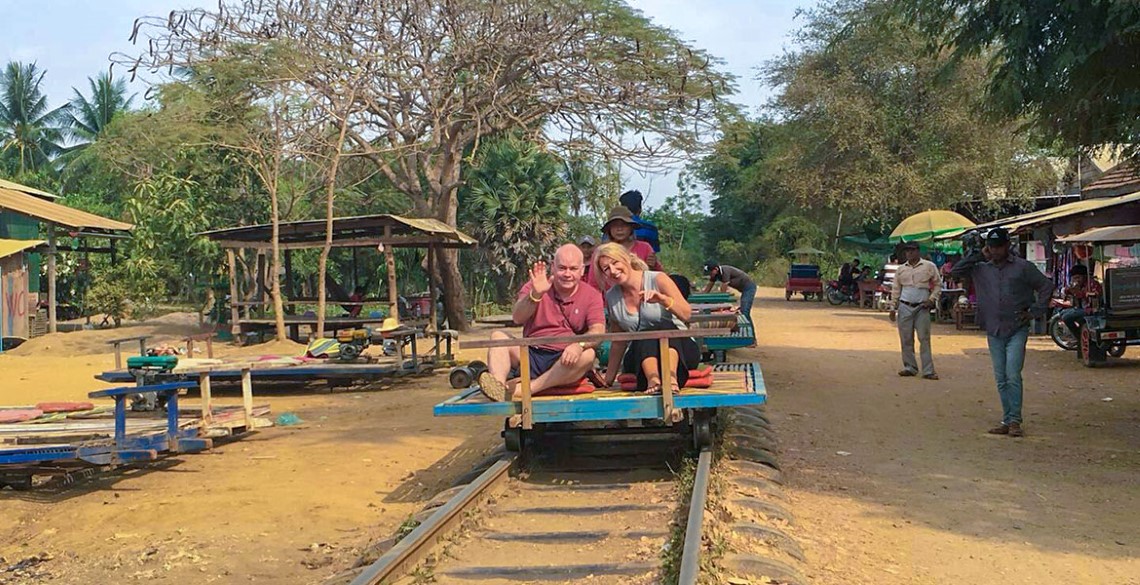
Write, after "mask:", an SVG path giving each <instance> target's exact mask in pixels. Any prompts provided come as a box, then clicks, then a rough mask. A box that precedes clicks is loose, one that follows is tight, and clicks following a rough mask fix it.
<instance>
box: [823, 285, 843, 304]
mask: <svg viewBox="0 0 1140 585" xmlns="http://www.w3.org/2000/svg"><path fill="white" fill-rule="evenodd" d="M827 302H828V303H830V304H831V305H832V306H836V307H838V306H839V305H842V304H843V302H844V298H843V293H842V292H839V291H838V290H835V289H831V290H829V291H827Z"/></svg>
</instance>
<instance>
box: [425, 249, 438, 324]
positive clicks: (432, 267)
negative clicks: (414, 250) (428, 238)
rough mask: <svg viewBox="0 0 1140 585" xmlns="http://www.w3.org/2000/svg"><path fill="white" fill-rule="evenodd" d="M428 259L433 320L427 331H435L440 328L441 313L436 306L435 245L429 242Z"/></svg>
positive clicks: (430, 313)
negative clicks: (439, 313)
mask: <svg viewBox="0 0 1140 585" xmlns="http://www.w3.org/2000/svg"><path fill="white" fill-rule="evenodd" d="M427 255H428V257H427V261H428V275H427V276H428V296H429V297H431V298H430V299H429V300H430V301H431V308H430V309H429V310H428V316H429V317H428V318H429V319H431V321H430V322H429V323H428V326H427V329H426V330H425V331H435V330H436V329H438V328H439V315H438V314H437V311H436V308H435V277H433V276H432V275H433V274H435V246H433V245H432V244H428V248H427Z"/></svg>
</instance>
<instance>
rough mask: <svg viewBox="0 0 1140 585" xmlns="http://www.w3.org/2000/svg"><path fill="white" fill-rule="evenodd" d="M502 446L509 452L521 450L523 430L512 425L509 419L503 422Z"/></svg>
mask: <svg viewBox="0 0 1140 585" xmlns="http://www.w3.org/2000/svg"><path fill="white" fill-rule="evenodd" d="M502 436H503V446H504V447H506V449H507V451H510V452H511V453H521V452H522V450H523V440H524V439H523V430H522V428H521V427H512V426H511V420H510V419H507V420H506V421H504V422H503V432H502Z"/></svg>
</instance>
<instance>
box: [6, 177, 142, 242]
mask: <svg viewBox="0 0 1140 585" xmlns="http://www.w3.org/2000/svg"><path fill="white" fill-rule="evenodd" d="M0 209H7V210H9V211H14V212H16V213H20V214H23V215H28V216H31V217H34V218H36V219H39V220H41V221H46V222H50V223H55V224H59V225H61V226H63V227H69V228H72V229H90V230H106V231H112V232H122V231H129V230H131V229H134V227H135V226H133V225H131V224H129V223H123V222H121V221H115V220H113V219H107V218H105V217H100V216H98V215H95V214H93V213H87V212H86V211H80V210H78V209H73V208H71V207H67V206H65V205H60V204H58V203H52V202H51V201H45V200H43V199H40V198H39V197H34V196H32V195H28V194H27V193H23V192H21V191H13V190H12V189H6V188H4V187H0Z"/></svg>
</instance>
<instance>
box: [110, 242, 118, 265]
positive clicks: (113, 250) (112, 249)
mask: <svg viewBox="0 0 1140 585" xmlns="http://www.w3.org/2000/svg"><path fill="white" fill-rule="evenodd" d="M116 257H117V254H115V238H111V266H114V265H115V261H116V260H117V258H116Z"/></svg>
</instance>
